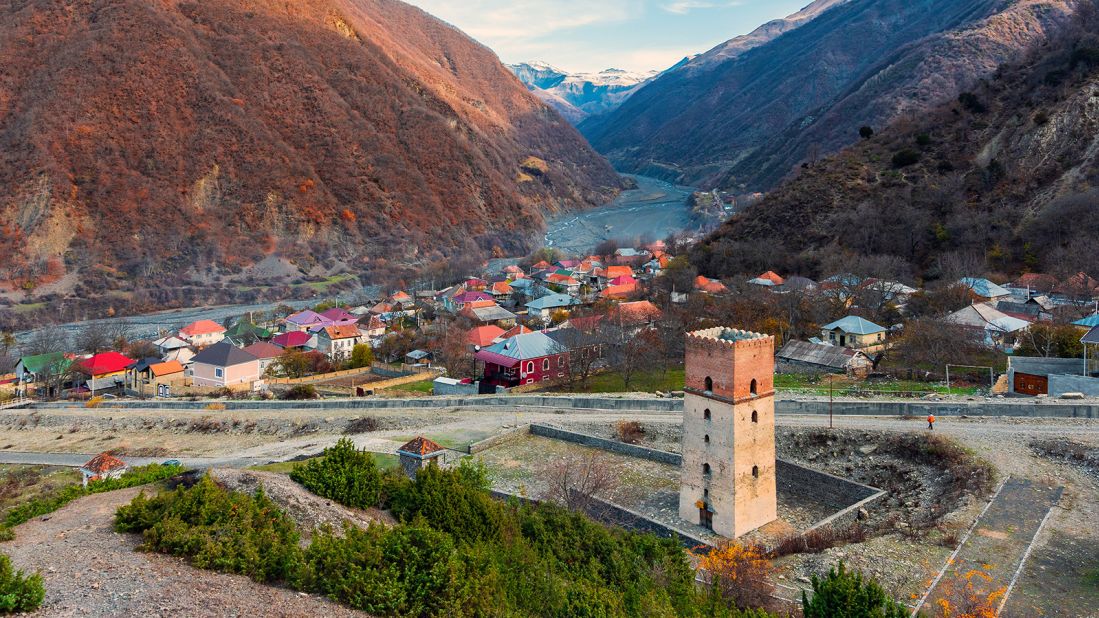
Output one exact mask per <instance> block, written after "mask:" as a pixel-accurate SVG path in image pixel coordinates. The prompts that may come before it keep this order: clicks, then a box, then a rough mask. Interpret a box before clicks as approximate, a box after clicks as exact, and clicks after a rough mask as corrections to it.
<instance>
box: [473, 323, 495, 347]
mask: <svg viewBox="0 0 1099 618" xmlns="http://www.w3.org/2000/svg"><path fill="white" fill-rule="evenodd" d="M503 334H504V329H502V328H500V327H499V326H496V325H495V324H489V325H487V326H478V327H477V328H474V329H470V331H469V333H468V334H467V335H466V340H467V341H469V343H470V345H473V346H477V347H481V348H485V347H488V346H490V345H492V344H494V343H496V342H497V341H498V340H499V339H500V337H501V336H503Z"/></svg>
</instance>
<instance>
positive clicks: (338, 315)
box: [321, 307, 359, 326]
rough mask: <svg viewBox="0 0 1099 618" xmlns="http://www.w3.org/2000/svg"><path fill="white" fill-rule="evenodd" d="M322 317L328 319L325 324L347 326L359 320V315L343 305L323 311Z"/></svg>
mask: <svg viewBox="0 0 1099 618" xmlns="http://www.w3.org/2000/svg"><path fill="white" fill-rule="evenodd" d="M321 317H322V318H324V319H326V320H328V324H326V325H325V326H347V325H348V324H354V323H356V322H358V321H359V318H358V316H356V315H354V314H352V313H351V312H350V311H347V310H346V309H343V308H342V307H332V308H331V309H326V310H324V311H322V312H321Z"/></svg>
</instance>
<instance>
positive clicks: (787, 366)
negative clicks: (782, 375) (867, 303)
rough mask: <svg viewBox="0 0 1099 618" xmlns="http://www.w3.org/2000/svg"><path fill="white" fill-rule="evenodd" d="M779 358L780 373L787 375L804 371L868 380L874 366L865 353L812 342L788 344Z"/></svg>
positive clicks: (777, 355) (788, 342)
mask: <svg viewBox="0 0 1099 618" xmlns="http://www.w3.org/2000/svg"><path fill="white" fill-rule="evenodd" d="M775 357H776V359H777V360H778V363H779V369H780V370H782V371H787V372H797V371H799V370H802V369H804V370H809V371H825V372H829V373H845V374H848V375H855V376H858V377H866V375H867V374H869V373H870V370H871V369H872V368H873V366H874V362H873V360H872V359H871V358H870V357H869V356H868V355H867V354H866V353H865V352H863V351H862V350H854V349H851V348H844V347H840V346H835V345H828V344H823V343H810V342H808V341H787V342H786V345H784V346H782V349H781V350H779V351H778V353H777V354H776V355H775Z"/></svg>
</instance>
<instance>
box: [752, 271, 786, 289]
mask: <svg viewBox="0 0 1099 618" xmlns="http://www.w3.org/2000/svg"><path fill="white" fill-rule="evenodd" d="M748 283H751V284H753V285H761V286H763V287H775V286H779V285H782V284H783V283H786V280H785V279H783V278H782V277H780V276H778V274H777V273H776V272H775V271H773V270H769V271H767V272H765V273H763V274H762V275H760V276H758V277H756V278H755V279H752V280H750V281H748Z"/></svg>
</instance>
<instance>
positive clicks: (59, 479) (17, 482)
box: [0, 465, 80, 512]
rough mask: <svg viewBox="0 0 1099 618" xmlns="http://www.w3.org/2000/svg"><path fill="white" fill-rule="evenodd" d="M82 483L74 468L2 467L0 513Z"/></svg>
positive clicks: (0, 475) (0, 467)
mask: <svg viewBox="0 0 1099 618" xmlns="http://www.w3.org/2000/svg"><path fill="white" fill-rule="evenodd" d="M79 482H80V473H79V472H77V471H76V470H74V469H72V468H55V467H50V466H17V465H5V466H0V512H4V511H6V510H8V509H10V508H13V507H14V506H16V505H18V504H20V503H23V502H28V501H30V500H34V499H36V498H40V497H42V496H45V495H48V494H51V493H54V492H58V491H60V490H61V489H63V488H65V487H67V486H69V485H72V484H74V483H79Z"/></svg>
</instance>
